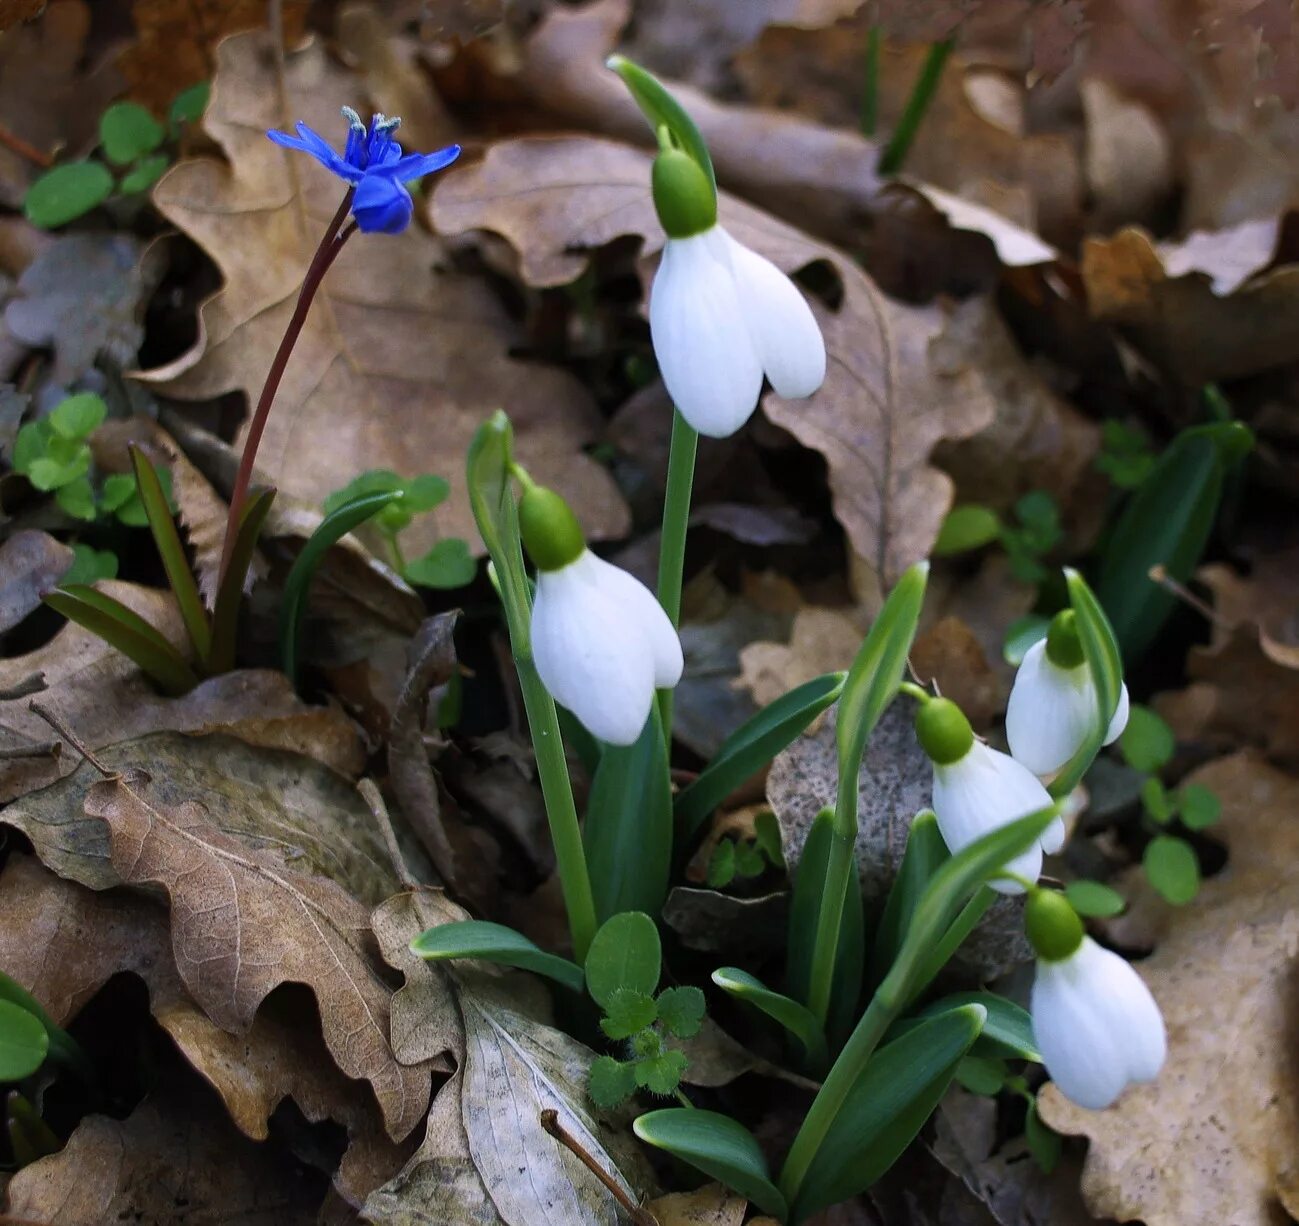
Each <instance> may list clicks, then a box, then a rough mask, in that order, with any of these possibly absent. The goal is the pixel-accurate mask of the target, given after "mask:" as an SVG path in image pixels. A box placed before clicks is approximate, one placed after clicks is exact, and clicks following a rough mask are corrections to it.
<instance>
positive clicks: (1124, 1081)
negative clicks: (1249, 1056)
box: [1024, 890, 1168, 1111]
mask: <svg viewBox="0 0 1299 1226" xmlns="http://www.w3.org/2000/svg"><path fill="white" fill-rule="evenodd" d="M1024 917H1025V923H1026V926H1027V929H1028V937H1029V941H1030V942H1031V943H1032V945H1033V948H1034V949H1035V950H1036V952H1037V955H1038V963H1037V977H1036V978H1035V979H1034V981H1033V991H1032V994H1031V997H1030V1002H1029V1012H1030V1013H1031V1015H1032V1019H1033V1036H1034V1038H1035V1039H1036V1040H1037V1046H1038V1049H1039V1050H1040V1051H1041V1053H1042V1062H1043V1063H1044V1064H1045V1065H1046V1071H1047V1072H1048V1073H1050V1074H1051V1079H1052V1080H1053V1081H1054V1082H1055V1083H1056V1085H1057V1086H1059V1087H1060V1091H1061V1093H1063V1094H1064V1096H1065V1097H1066V1098H1068V1099H1070V1100H1071V1101H1073V1102H1075V1103H1077V1104H1078V1106H1080V1107H1085V1108H1087V1109H1088V1110H1091V1111H1099V1110H1101V1109H1102V1108H1104V1107H1108V1106H1109V1105H1110V1104H1111V1103H1113V1102H1114V1100H1115V1099H1117V1098H1118V1096H1119V1095H1120V1094H1121V1093H1122V1092H1123V1090H1124V1088H1125V1087H1126V1086H1127V1085H1128V1083H1129V1082H1133V1081H1153V1080H1154V1078H1155V1077H1156V1076H1157V1075H1158V1074H1159V1070H1160V1069H1161V1068H1162V1067H1163V1064H1164V1057H1165V1056H1166V1054H1167V1051H1168V1040H1167V1036H1166V1034H1165V1031H1164V1019H1163V1017H1162V1016H1161V1014H1160V1012H1159V1006H1158V1005H1157V1004H1156V1003H1155V998H1154V997H1153V996H1152V995H1151V994H1150V989H1149V988H1148V987H1146V985H1145V983H1144V982H1143V981H1142V979H1141V976H1140V975H1138V974H1137V972H1136V971H1135V970H1133V968H1132V966H1131V965H1130V964H1129V963H1128V962H1126V961H1124V959H1122V958H1120V957H1119V955H1118V954H1116V953H1112V952H1111V951H1110V950H1108V949H1103V948H1101V946H1099V945H1097V944H1096V942H1095V941H1093V940H1092V939H1091V938H1090V937H1088V936H1085V935H1084V934H1083V927H1082V922H1081V921H1080V920H1079V919H1078V916H1077V914H1076V913H1075V912H1074V910H1073V908H1072V907H1071V906H1070V905H1069V903H1068V902H1067V901H1066V899H1065V898H1064V896H1063V895H1061V894H1057V893H1056V892H1055V891H1053V890H1036V891H1034V892H1033V894H1032V895H1030V897H1029V900H1028V903H1027V904H1026V907H1025V916H1024Z"/></svg>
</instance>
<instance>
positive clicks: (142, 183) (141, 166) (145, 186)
mask: <svg viewBox="0 0 1299 1226" xmlns="http://www.w3.org/2000/svg"><path fill="white" fill-rule="evenodd" d="M170 165H171V159H170V158H168V157H167V155H166V154H165V153H155V154H152V155H151V156H149V157H146V158H141V159H140V160H139V161H138V162H136V164H135V165H134V166H132V167H131V169H130V170H129V171H128V172H127V173H126V175H124V176H123V178H122V183H121V188H122V194H123V195H124V196H135V195H139V194H140V193H142V192H147V191H148V190H149V188H151V187H152V186H153V185H154V184H155V183H157V182H158V180H159V179H161V178H162V176H163V175H164V174H165V173H166V171H167V167H168V166H170Z"/></svg>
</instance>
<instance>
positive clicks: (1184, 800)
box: [1177, 783, 1222, 830]
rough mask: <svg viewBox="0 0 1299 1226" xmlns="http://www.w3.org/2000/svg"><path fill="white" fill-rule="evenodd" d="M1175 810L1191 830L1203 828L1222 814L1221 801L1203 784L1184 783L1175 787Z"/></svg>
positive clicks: (1211, 823)
mask: <svg viewBox="0 0 1299 1226" xmlns="http://www.w3.org/2000/svg"><path fill="white" fill-rule="evenodd" d="M1177 811H1178V812H1179V813H1180V814H1181V816H1182V822H1183V823H1184V824H1185V825H1186V826H1187V827H1189V828H1190V829H1191V830H1203V829H1204V828H1205V827H1206V826H1212V825H1213V824H1214V822H1216V821H1217V820H1218V818H1220V817H1221V816H1222V801H1221V800H1219V799H1218V797H1217V794H1216V793H1214V792H1212V791H1210V789H1209V788H1206V787H1205V786H1204V784H1202V783H1186V784H1183V785H1182V786H1181V787H1180V788H1178V789H1177Z"/></svg>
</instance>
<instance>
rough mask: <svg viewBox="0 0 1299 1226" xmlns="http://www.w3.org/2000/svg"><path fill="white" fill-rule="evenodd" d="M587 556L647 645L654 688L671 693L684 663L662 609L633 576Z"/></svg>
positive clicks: (656, 600) (673, 633)
mask: <svg viewBox="0 0 1299 1226" xmlns="http://www.w3.org/2000/svg"><path fill="white" fill-rule="evenodd" d="M588 552H589V551H588ZM590 556H591V559H592V563H593V564H594V567H595V568H598V569H599V571H600V580H599V582H600V583H601V584H602V585H603V586H604V588H605V590H606V591H607V592H608V593H609V594H610V595H611V596H612V597H613V598H614V599H615V600H617V602H618V604H619V606H620V608H621V609H622V610H623V611H624V616H626V617H628V618H629V619H632V620H634V621H635V622H636V623H637V627H638V630H639V632H640V634H641V635H642V637H643V638H644V640H645V642H646V643H647V644H648V645H649V649H650V654H651V656H652V657H653V661H654V684H655V685H656V686H658V688H659V689H661V690H664V689H671V688H672V687H673V686H675V685H676V684H677V682H678V681H680V680H681V672H682V669H683V668H684V666H685V660H684V658H683V657H682V654H681V639H680V637H679V636H678V634H677V632H676V630H675V629H674V628H673V626H672V622H671V620H670V619H669V617H668V615H667V614H666V613H665V612H664V611H663V606H662V605H661V604H659V602H658V598H657V597H656V596H655V595H654V593H653V592H651V591H650V590H649V588H647V587H646V586H645V585H644V584H643V583H642V582H641V581H640V580H639V579H637V578H636V576H635V575H630V574H628V573H627V572H626V571H625V570H623V569H622V568H621V567H620V566H614V565H613V563H611V562H606V561H605V560H604V559H603V558H597V557H596V556H595V555H594V554H591V555H590Z"/></svg>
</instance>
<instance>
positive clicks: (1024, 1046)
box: [899, 992, 1042, 1064]
mask: <svg viewBox="0 0 1299 1226" xmlns="http://www.w3.org/2000/svg"><path fill="white" fill-rule="evenodd" d="M968 1005H978V1006H979V1007H980V1008H981V1009H983V1010H984V1012H985V1013H986V1014H987V1017H986V1018H985V1019H984V1023H983V1030H982V1032H981V1033H980V1035H979V1038H978V1041H977V1042H976V1044H975V1051H976V1052H977V1053H978V1054H980V1055H988V1056H1005V1057H1009V1058H1011V1059H1016V1060H1032V1061H1034V1062H1035V1063H1037V1064H1041V1063H1042V1053H1041V1052H1039V1051H1038V1049H1037V1040H1036V1039H1034V1038H1033V1022H1032V1019H1031V1018H1030V1017H1029V1015H1028V1013H1027V1011H1026V1010H1024V1009H1022V1008H1020V1006H1019V1005H1017V1004H1015V1002H1014V1001H1013V1000H1007V999H1006V998H1005V997H1004V996H998V995H997V993H995V992H953V993H952V994H951V995H950V996H944V997H943V998H942V999H941V1000H935V1001H933V1002H932V1003H930V1004H928V1005H926V1006H925V1007H924V1008H923V1009H921V1010H920V1012H919V1013H918V1014H916V1019H919V1020H925V1019H928V1018H935V1017H941V1016H942V1015H943V1014H945V1013H950V1012H952V1010H954V1009H963V1008H965V1007H966V1006H968ZM912 1020H913V1019H910V1018H908V1019H907V1022H906V1023H899V1026H902V1025H906V1024H907V1023H910V1022H912Z"/></svg>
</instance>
